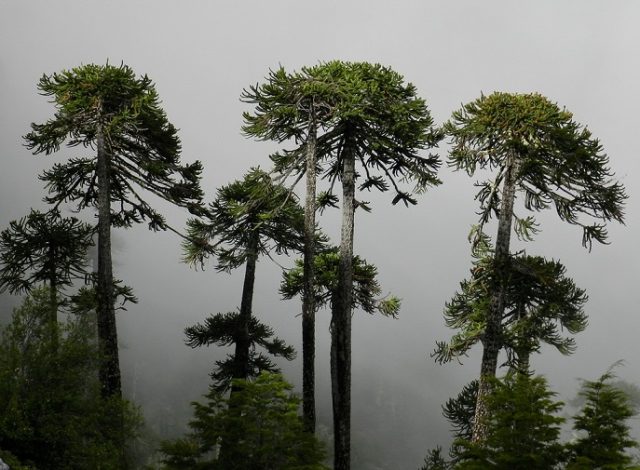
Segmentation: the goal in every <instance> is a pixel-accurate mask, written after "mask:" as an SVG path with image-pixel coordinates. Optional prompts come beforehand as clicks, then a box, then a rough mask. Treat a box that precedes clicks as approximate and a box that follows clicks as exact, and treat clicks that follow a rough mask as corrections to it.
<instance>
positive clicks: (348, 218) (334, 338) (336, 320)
mask: <svg viewBox="0 0 640 470" xmlns="http://www.w3.org/2000/svg"><path fill="white" fill-rule="evenodd" d="M354 201H355V154H354V152H353V150H352V149H351V148H349V147H348V145H345V150H344V152H343V173H342V234H341V242H340V265H339V269H338V290H337V295H336V299H335V300H336V301H335V302H334V303H333V305H332V312H331V366H332V367H331V379H332V380H331V382H332V383H331V389H332V398H333V431H334V453H335V455H334V470H349V469H350V468H351V448H350V446H351V311H352V307H353V301H352V293H353V219H354Z"/></svg>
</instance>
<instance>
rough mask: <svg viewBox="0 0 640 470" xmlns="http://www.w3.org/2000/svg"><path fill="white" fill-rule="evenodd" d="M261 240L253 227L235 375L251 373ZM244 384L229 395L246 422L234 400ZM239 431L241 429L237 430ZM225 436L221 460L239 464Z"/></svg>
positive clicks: (231, 404) (227, 464) (233, 408)
mask: <svg viewBox="0 0 640 470" xmlns="http://www.w3.org/2000/svg"><path fill="white" fill-rule="evenodd" d="M259 242H260V237H259V233H258V232H257V231H256V230H253V231H252V233H251V238H250V239H249V244H248V246H247V263H246V265H245V271H244V283H243V285H242V300H241V302H240V315H239V316H238V330H237V331H236V337H235V342H236V349H235V354H234V356H233V378H234V379H242V380H246V379H247V378H248V377H249V351H250V348H251V337H250V335H249V323H250V321H251V315H252V304H253V286H254V284H255V279H256V262H257V261H258V244H259ZM241 390H242V388H241V387H238V386H236V385H232V386H231V395H230V397H229V405H228V406H229V413H230V414H231V415H232V416H234V417H236V418H237V419H236V420H232V422H233V421H236V422H237V423H238V424H237V425H242V421H241V420H240V416H239V413H240V412H239V410H238V408H237V405H236V401H237V400H234V395H236V394H237V393H238V392H239V391H241ZM236 431H237V430H236ZM232 433H233V431H232V430H228V431H227V432H226V435H227V436H228V435H229V434H232ZM227 436H225V437H224V438H223V439H222V442H221V443H220V452H219V454H218V461H219V462H220V463H221V464H222V465H223V466H224V468H236V465H237V463H238V462H234V459H235V457H234V454H233V453H232V452H230V449H231V448H232V447H233V445H234V443H233V442H231V441H230V440H229V438H228V437H227Z"/></svg>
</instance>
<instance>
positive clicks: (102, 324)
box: [96, 126, 122, 398]
mask: <svg viewBox="0 0 640 470" xmlns="http://www.w3.org/2000/svg"><path fill="white" fill-rule="evenodd" d="M97 145H98V157H97V158H98V161H97V170H96V173H97V176H98V286H97V288H98V289H97V296H98V308H97V312H96V313H97V319H98V343H99V346H100V353H101V356H102V357H101V362H100V371H99V376H100V385H101V390H102V396H103V397H104V398H112V397H117V398H121V397H122V383H121V378H120V360H119V358H118V332H117V329H116V314H115V309H114V305H113V304H114V298H113V267H112V262H111V203H110V198H109V195H110V188H109V186H110V174H109V172H110V166H111V155H110V150H109V148H108V146H107V144H106V142H105V135H104V130H103V129H102V126H99V128H98V135H97Z"/></svg>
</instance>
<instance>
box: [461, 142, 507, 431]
mask: <svg viewBox="0 0 640 470" xmlns="http://www.w3.org/2000/svg"><path fill="white" fill-rule="evenodd" d="M518 171H519V160H518V159H517V158H516V157H515V155H513V154H511V155H510V156H509V157H508V158H507V163H506V170H505V176H504V185H503V189H502V204H501V206H500V214H499V217H498V234H497V237H496V248H495V253H494V263H495V266H496V268H497V270H498V286H497V287H496V290H495V291H494V292H493V293H492V296H491V302H490V305H489V315H488V317H487V327H486V330H485V334H484V339H483V341H482V343H483V351H482V363H481V366H480V382H479V385H478V400H477V402H476V412H475V417H474V425H473V437H472V441H473V442H476V443H481V442H484V441H485V440H486V437H487V418H488V410H487V402H486V398H487V396H488V395H489V393H491V383H490V379H492V378H493V377H495V376H496V370H497V368H498V356H499V354H500V349H501V348H502V316H503V315H504V309H505V296H506V284H505V282H506V279H505V276H504V275H503V273H504V271H505V268H506V267H507V264H508V263H509V245H510V242H511V224H512V219H513V204H514V202H515V194H516V182H517V176H518Z"/></svg>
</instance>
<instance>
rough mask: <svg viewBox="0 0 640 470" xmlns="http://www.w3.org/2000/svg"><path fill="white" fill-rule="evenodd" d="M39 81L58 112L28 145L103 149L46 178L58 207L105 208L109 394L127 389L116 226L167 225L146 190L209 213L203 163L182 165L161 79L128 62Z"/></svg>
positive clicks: (103, 311) (101, 293)
mask: <svg viewBox="0 0 640 470" xmlns="http://www.w3.org/2000/svg"><path fill="white" fill-rule="evenodd" d="M38 88H39V90H40V92H41V94H43V95H44V96H49V97H51V98H52V100H53V103H54V105H55V107H56V112H55V115H54V117H53V118H52V119H50V120H49V121H47V122H45V123H44V124H35V123H34V124H32V125H31V128H32V131H31V132H29V133H28V134H27V135H26V136H25V140H26V144H27V147H28V148H29V149H30V150H33V152H34V154H39V153H44V154H47V155H48V154H51V153H55V152H57V151H58V150H60V146H61V145H63V144H65V143H66V145H67V146H68V147H78V146H81V147H84V148H89V149H91V150H92V151H94V152H95V154H94V155H93V156H90V157H79V158H78V157H74V158H71V159H69V161H68V162H66V163H62V164H61V163H58V164H55V165H54V166H53V168H52V169H51V170H48V171H45V172H44V173H43V174H42V175H41V176H40V179H41V180H42V181H44V182H45V183H46V187H47V189H48V190H49V196H48V197H47V198H46V199H45V200H46V201H47V202H49V203H51V204H54V206H55V207H58V205H60V204H61V203H64V202H72V203H74V204H75V206H76V209H78V210H80V209H85V208H87V207H92V208H95V209H97V215H98V224H97V225H98V230H97V231H98V280H97V297H98V308H97V318H98V338H99V344H100V350H101V357H102V358H103V360H102V363H101V365H100V373H99V376H100V382H101V385H102V394H103V396H104V397H112V396H121V394H122V392H121V380H120V365H119V360H118V343H117V330H116V318H115V310H114V287H113V274H112V271H113V270H112V262H111V227H114V226H115V227H129V226H131V225H132V224H133V223H138V222H142V221H148V223H149V228H150V229H152V230H160V229H166V228H167V224H166V222H165V220H164V218H163V217H162V216H161V215H160V214H159V213H158V212H157V211H156V210H155V209H153V208H152V207H151V205H150V204H149V203H148V202H147V201H146V199H145V195H144V194H143V193H141V192H140V189H142V190H144V191H145V192H147V193H151V194H153V195H154V196H157V197H159V198H161V199H164V200H166V201H168V202H171V203H173V204H176V205H178V206H181V207H186V208H187V209H189V210H190V211H191V212H193V213H196V214H199V213H201V205H200V204H201V199H202V191H201V189H200V185H199V184H200V183H199V179H200V173H201V170H202V166H201V164H200V163H199V162H195V163H193V164H188V165H181V164H180V141H179V139H178V136H177V130H176V128H175V127H174V126H173V125H172V124H171V123H170V122H169V121H168V120H167V117H166V115H165V113H164V111H163V110H162V109H161V108H160V101H159V98H158V94H157V92H156V90H155V87H154V85H153V84H152V82H151V80H150V79H149V78H148V77H147V76H143V77H139V78H138V77H136V75H135V74H134V72H133V70H131V68H129V67H128V66H126V65H121V66H117V67H116V66H112V65H108V64H107V65H93V64H90V65H84V66H81V67H77V68H74V69H71V70H65V71H62V72H60V73H54V74H53V75H50V76H47V75H44V76H43V77H42V78H41V79H40V82H39V83H38Z"/></svg>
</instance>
